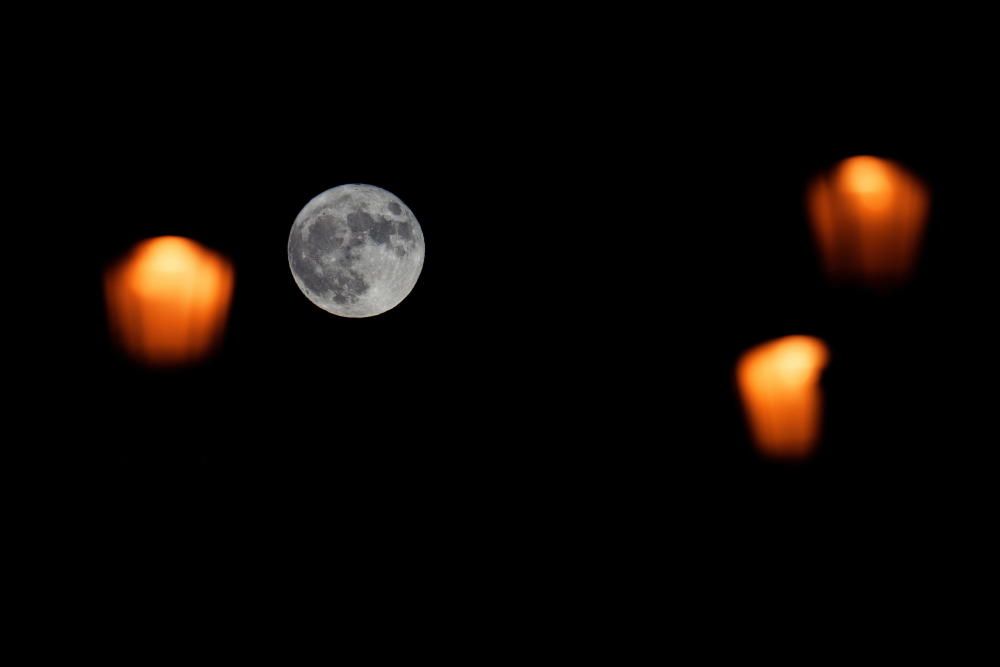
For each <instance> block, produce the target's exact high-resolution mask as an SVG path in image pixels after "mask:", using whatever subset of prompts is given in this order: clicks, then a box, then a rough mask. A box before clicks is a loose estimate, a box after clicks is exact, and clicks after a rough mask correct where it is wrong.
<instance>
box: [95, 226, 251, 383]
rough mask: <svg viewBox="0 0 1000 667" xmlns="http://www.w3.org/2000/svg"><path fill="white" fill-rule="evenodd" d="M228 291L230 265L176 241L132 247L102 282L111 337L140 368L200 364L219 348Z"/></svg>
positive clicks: (161, 239) (195, 246) (171, 238)
mask: <svg viewBox="0 0 1000 667" xmlns="http://www.w3.org/2000/svg"><path fill="white" fill-rule="evenodd" d="M232 291H233V269H232V265H231V264H230V263H229V262H228V261H227V260H226V259H224V258H223V257H221V256H220V255H218V254H216V253H214V252H212V251H210V250H208V249H206V248H204V247H203V246H201V245H199V244H198V243H196V242H194V241H191V240H189V239H185V238H182V237H179V236H159V237H156V238H153V239H148V240H146V241H143V242H141V243H139V244H138V245H136V246H135V247H134V248H133V249H132V251H131V252H130V253H129V254H128V255H127V256H126V257H125V258H124V259H123V260H122V261H121V262H120V263H118V264H117V265H115V266H113V267H112V268H110V269H109V270H108V271H107V273H106V274H105V278H104V292H105V298H106V299H107V306H108V319H109V322H110V326H111V331H112V334H113V335H114V336H115V338H116V339H117V340H118V341H119V343H120V344H121V346H122V347H123V348H124V350H125V352H126V353H127V354H128V355H129V356H131V357H132V358H134V359H136V360H137V361H140V362H142V363H145V364H149V365H154V366H175V365H181V364H188V363H192V362H195V361H199V360H201V359H203V358H204V357H206V356H207V355H208V354H209V353H210V352H211V351H212V349H213V348H214V346H215V345H216V344H217V343H218V341H219V339H220V338H221V336H222V332H223V330H224V328H225V324H226V317H227V315H228V313H229V302H230V299H231V297H232Z"/></svg>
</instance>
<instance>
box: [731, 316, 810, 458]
mask: <svg viewBox="0 0 1000 667" xmlns="http://www.w3.org/2000/svg"><path fill="white" fill-rule="evenodd" d="M828 359H829V352H828V350H827V347H826V345H825V344H824V343H823V341H821V340H819V339H817V338H812V337H810V336H786V337H784V338H778V339H777V340H773V341H770V342H768V343H764V344H762V345H758V346H757V347H754V348H752V349H750V350H749V351H747V352H745V353H744V354H743V356H742V357H740V360H739V362H738V363H737V365H736V381H737V384H738V386H739V391H740V396H741V397H742V399H743V407H744V410H745V411H746V415H747V422H748V424H749V427H750V433H751V435H752V436H753V439H754V442H755V443H756V445H757V449H758V451H759V452H760V453H761V454H763V455H765V456H768V457H770V458H780V459H802V458H805V457H807V456H808V455H809V454H811V453H812V451H813V449H814V448H815V446H816V443H817V441H818V440H819V431H820V425H821V421H822V413H823V396H822V392H821V390H820V387H819V377H820V374H821V373H822V371H823V368H824V367H825V366H826V364H827V361H828Z"/></svg>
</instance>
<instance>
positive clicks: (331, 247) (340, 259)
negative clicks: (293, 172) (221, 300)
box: [288, 184, 424, 317]
mask: <svg viewBox="0 0 1000 667" xmlns="http://www.w3.org/2000/svg"><path fill="white" fill-rule="evenodd" d="M423 265H424V233H423V231H422V230H421V229H420V224H419V223H418V222H417V218H416V217H415V216H414V215H413V212H412V211H410V209H409V208H408V207H407V206H406V204H404V203H403V202H402V201H400V200H399V198H398V197H396V195H394V194H392V193H391V192H388V191H386V190H383V189H382V188H377V187H375V186H374V185H360V184H352V185H340V186H337V187H335V188H332V189H330V190H327V191H326V192H323V193H321V194H319V195H317V196H316V197H313V199H312V200H311V201H310V202H309V203H308V204H306V205H305V208H303V209H302V211H301V212H299V215H298V216H297V217H296V218H295V223H294V224H293V225H292V231H291V233H289V235H288V266H289V268H291V270H292V276H293V277H294V278H295V284H297V285H298V286H299V289H301V290H302V293H303V294H305V295H306V297H307V298H308V299H309V300H310V301H312V302H313V303H314V304H316V305H317V306H319V307H320V308H322V309H323V310H325V311H327V312H330V313H333V314H334V315H340V316H342V317H371V316H373V315H379V314H381V313H384V312H386V311H387V310H390V309H392V308H394V307H396V306H397V305H399V303H400V302H401V301H402V300H403V299H405V298H406V296H407V295H408V294H409V293H410V290H412V289H413V286H414V285H415V284H416V283H417V278H418V277H419V276H420V269H421V268H423Z"/></svg>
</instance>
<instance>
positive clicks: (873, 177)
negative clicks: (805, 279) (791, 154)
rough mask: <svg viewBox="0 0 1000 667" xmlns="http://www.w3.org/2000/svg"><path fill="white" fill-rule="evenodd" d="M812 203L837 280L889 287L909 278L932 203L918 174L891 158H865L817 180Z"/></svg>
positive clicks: (828, 268)
mask: <svg viewBox="0 0 1000 667" xmlns="http://www.w3.org/2000/svg"><path fill="white" fill-rule="evenodd" d="M807 199H808V206H809V215H810V218H811V220H812V230H813V236H814V238H815V240H816V245H817V246H818V247H819V251H820V255H821V256H822V261H823V269H824V271H825V272H826V274H827V276H828V277H829V278H830V279H831V280H832V281H834V282H838V283H840V282H854V283H862V284H865V285H868V286H871V287H876V288H887V287H894V286H897V285H900V284H902V283H904V282H906V280H907V279H909V277H910V275H911V274H912V273H913V268H914V266H915V265H916V262H917V257H918V255H919V252H920V243H921V240H922V238H923V232H924V227H925V225H926V222H927V212H928V209H929V204H930V195H929V194H928V192H927V188H926V187H925V186H924V184H923V183H922V182H921V181H920V180H919V179H918V178H917V177H916V176H914V175H913V174H911V173H910V172H908V171H907V170H906V169H904V168H903V167H901V166H900V165H898V164H896V163H894V162H890V161H889V160H883V159H880V158H877V157H871V156H867V155H861V156H857V157H852V158H848V159H846V160H844V161H842V162H840V163H839V164H837V165H836V166H835V167H834V168H833V170H832V171H830V172H829V173H828V174H824V175H822V176H820V177H818V178H817V179H816V180H815V181H813V183H812V185H811V186H810V188H809V192H808V196H807Z"/></svg>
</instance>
